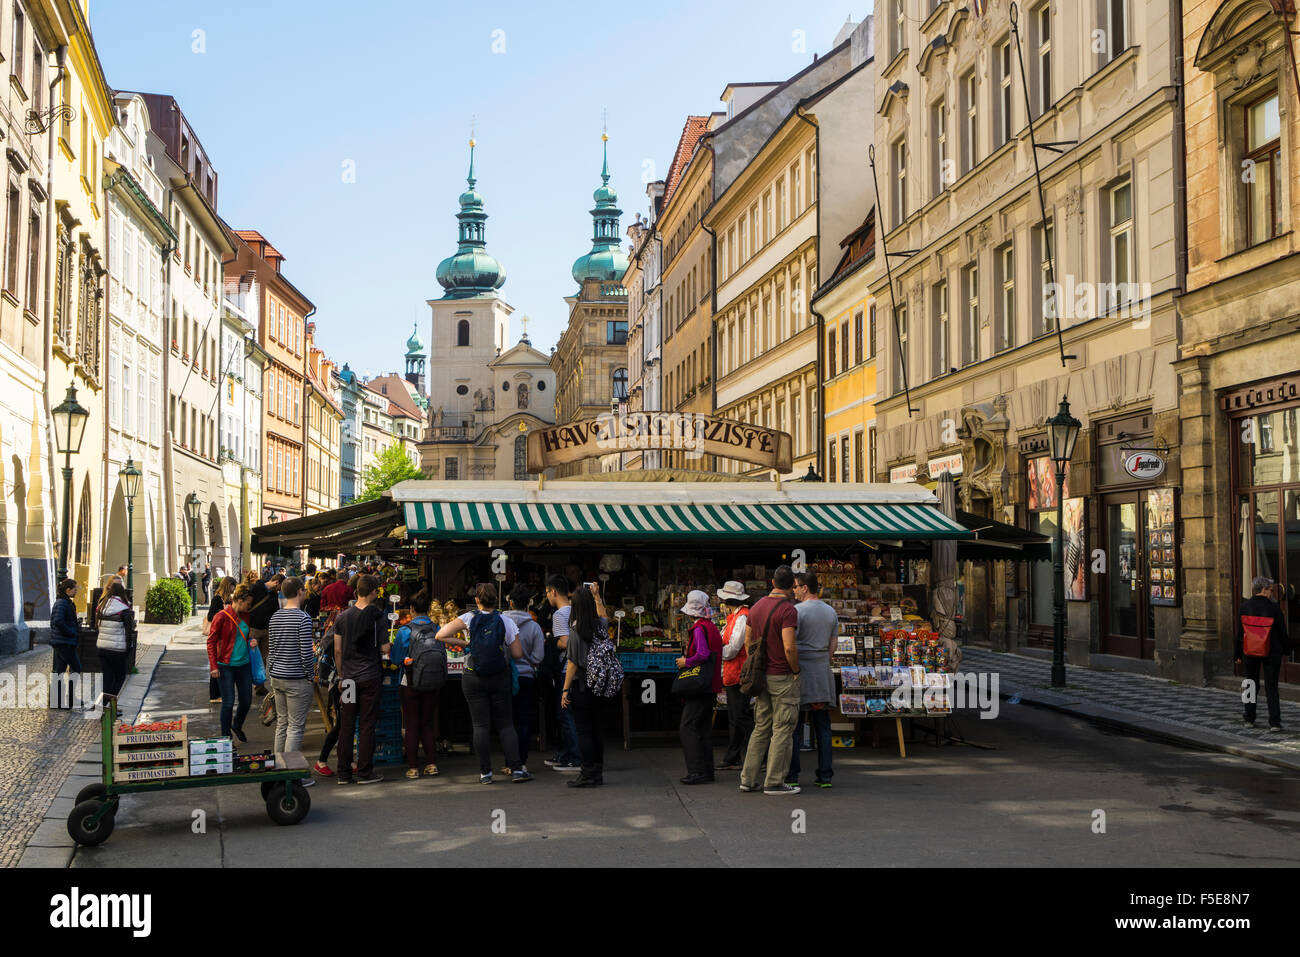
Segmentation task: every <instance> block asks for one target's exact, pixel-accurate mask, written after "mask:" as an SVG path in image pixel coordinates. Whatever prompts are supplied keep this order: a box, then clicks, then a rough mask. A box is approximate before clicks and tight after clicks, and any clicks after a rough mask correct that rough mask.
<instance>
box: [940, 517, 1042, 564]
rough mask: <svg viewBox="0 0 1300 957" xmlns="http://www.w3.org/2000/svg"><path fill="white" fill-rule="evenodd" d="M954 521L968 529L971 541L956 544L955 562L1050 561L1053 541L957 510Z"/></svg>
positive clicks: (1013, 526)
mask: <svg viewBox="0 0 1300 957" xmlns="http://www.w3.org/2000/svg"><path fill="white" fill-rule="evenodd" d="M957 521H959V522H961V523H962V525H964V526H965V527H966V528H968V529H970V531H971V533H972V535H973V538H972V539H971V540H969V541H965V542H958V543H957V560H958V561H1006V560H1008V559H1010V560H1013V561H1030V562H1042V561H1051V560H1052V540H1051V539H1050V538H1048V537H1047V536H1046V535H1040V534H1039V533H1038V532H1031V531H1029V530H1027V529H1024V528H1017V527H1016V526H1015V525H1008V524H1006V523H1005V522H998V521H994V520H993V519H991V518H983V517H982V516H979V515H976V514H974V513H973V512H964V511H962V510H961V509H958V510H957Z"/></svg>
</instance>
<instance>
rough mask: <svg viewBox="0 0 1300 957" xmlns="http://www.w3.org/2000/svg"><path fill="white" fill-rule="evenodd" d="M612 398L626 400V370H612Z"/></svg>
mask: <svg viewBox="0 0 1300 957" xmlns="http://www.w3.org/2000/svg"><path fill="white" fill-rule="evenodd" d="M614 398H616V399H626V398H627V369H626V368H622V367H620V368H618V369H615V370H614Z"/></svg>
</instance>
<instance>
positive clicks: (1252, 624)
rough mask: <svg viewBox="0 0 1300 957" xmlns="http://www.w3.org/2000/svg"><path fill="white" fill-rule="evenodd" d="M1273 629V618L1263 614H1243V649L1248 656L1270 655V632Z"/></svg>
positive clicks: (1261, 656) (1260, 656)
mask: <svg viewBox="0 0 1300 957" xmlns="http://www.w3.org/2000/svg"><path fill="white" fill-rule="evenodd" d="M1272 630H1273V619H1272V618H1265V617H1264V616H1263V615H1242V616H1241V632H1242V636H1241V650H1242V651H1243V652H1244V653H1245V655H1246V657H1248V658H1267V657H1268V652H1269V646H1268V633H1269V632H1270V631H1272Z"/></svg>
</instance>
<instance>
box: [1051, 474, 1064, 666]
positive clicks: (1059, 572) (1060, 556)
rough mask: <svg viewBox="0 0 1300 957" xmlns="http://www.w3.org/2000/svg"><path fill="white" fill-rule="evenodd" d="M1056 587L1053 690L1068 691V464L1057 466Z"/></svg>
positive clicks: (1053, 623) (1054, 593)
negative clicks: (1066, 556) (1066, 468)
mask: <svg viewBox="0 0 1300 957" xmlns="http://www.w3.org/2000/svg"><path fill="white" fill-rule="evenodd" d="M1052 566H1053V568H1054V570H1055V575H1054V576H1053V585H1052V628H1053V631H1052V687H1053V688H1064V687H1065V463H1064V462H1057V463H1056V554H1055V556H1054V557H1053V561H1052Z"/></svg>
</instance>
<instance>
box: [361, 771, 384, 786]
mask: <svg viewBox="0 0 1300 957" xmlns="http://www.w3.org/2000/svg"><path fill="white" fill-rule="evenodd" d="M383 779H384V776H383V775H382V774H380V773H378V772H377V771H371V772H370V773H369V774H367V775H366V776H365V777H361V778H357V783H358V784H378V783H379V782H380V781H382V780H383Z"/></svg>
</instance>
